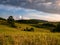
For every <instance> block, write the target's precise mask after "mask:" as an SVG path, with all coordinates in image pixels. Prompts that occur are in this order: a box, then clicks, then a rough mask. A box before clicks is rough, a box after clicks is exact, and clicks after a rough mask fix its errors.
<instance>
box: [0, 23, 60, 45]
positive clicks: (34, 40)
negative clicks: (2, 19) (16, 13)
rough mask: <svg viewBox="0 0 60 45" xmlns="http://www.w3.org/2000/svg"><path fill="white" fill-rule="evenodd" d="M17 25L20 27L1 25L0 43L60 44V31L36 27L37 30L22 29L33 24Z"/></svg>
mask: <svg viewBox="0 0 60 45" xmlns="http://www.w3.org/2000/svg"><path fill="white" fill-rule="evenodd" d="M16 25H17V26H18V28H11V27H8V26H4V25H0V45H60V33H51V32H49V31H44V29H39V28H35V27H33V28H34V29H35V30H38V31H37V32H36V31H35V32H28V31H21V30H22V29H24V28H25V27H32V26H30V25H27V24H16ZM19 27H21V28H19ZM39 30H40V31H39Z"/></svg>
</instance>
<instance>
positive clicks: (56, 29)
mask: <svg viewBox="0 0 60 45" xmlns="http://www.w3.org/2000/svg"><path fill="white" fill-rule="evenodd" d="M52 32H60V23H58V24H57V26H56V27H55V29H53V31H52Z"/></svg>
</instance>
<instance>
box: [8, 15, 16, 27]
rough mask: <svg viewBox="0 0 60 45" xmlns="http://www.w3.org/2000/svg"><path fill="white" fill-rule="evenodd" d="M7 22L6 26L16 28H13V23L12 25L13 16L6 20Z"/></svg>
mask: <svg viewBox="0 0 60 45" xmlns="http://www.w3.org/2000/svg"><path fill="white" fill-rule="evenodd" d="M7 22H8V24H9V25H10V26H11V27H16V26H15V23H14V18H13V16H9V17H8V19H7Z"/></svg>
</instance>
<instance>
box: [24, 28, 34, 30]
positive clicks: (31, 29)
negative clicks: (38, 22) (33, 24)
mask: <svg viewBox="0 0 60 45" xmlns="http://www.w3.org/2000/svg"><path fill="white" fill-rule="evenodd" d="M24 31H34V28H30V29H29V28H28V27H26V29H24Z"/></svg>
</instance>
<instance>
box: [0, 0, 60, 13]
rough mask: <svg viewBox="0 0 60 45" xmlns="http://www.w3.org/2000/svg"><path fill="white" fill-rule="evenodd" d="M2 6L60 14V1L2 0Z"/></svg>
mask: <svg viewBox="0 0 60 45" xmlns="http://www.w3.org/2000/svg"><path fill="white" fill-rule="evenodd" d="M0 4H3V5H11V6H16V7H17V6H18V7H23V8H28V9H35V10H39V11H43V12H48V13H57V14H58V13H59V14H60V0H0Z"/></svg>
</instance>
